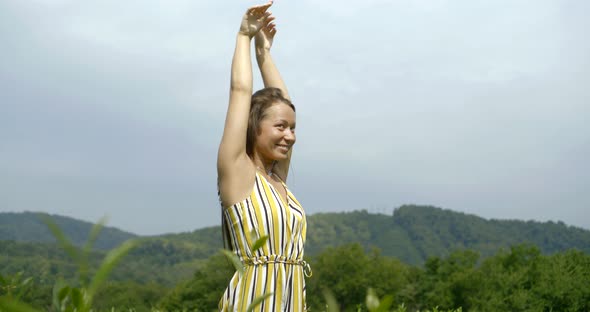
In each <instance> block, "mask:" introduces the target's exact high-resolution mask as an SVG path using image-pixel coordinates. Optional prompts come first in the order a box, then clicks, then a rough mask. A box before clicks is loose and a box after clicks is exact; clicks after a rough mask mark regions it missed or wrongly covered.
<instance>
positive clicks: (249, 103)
mask: <svg viewBox="0 0 590 312" xmlns="http://www.w3.org/2000/svg"><path fill="white" fill-rule="evenodd" d="M271 5H272V2H269V3H267V4H264V5H259V6H255V7H251V8H249V9H248V10H247V12H246V14H245V15H244V16H243V18H242V22H241V25H240V30H239V32H238V35H237V39H236V49H235V52H234V56H233V62H232V67H231V86H230V97H229V107H228V111H227V116H226V120H225V128H224V131H223V137H222V139H221V144H220V145H219V154H218V158H217V172H218V183H219V196H220V201H221V205H222V216H223V221H222V225H223V228H224V230H223V232H224V235H225V238H226V242H227V244H228V245H229V246H230V248H231V249H232V250H233V252H234V253H235V254H236V255H237V256H238V257H239V258H240V260H241V261H242V263H243V264H244V266H245V270H244V273H243V274H239V273H238V272H236V274H234V276H233V278H232V279H231V281H230V283H229V286H228V287H227V289H226V291H225V293H224V295H223V297H222V299H221V301H220V303H219V309H220V310H221V311H245V310H246V309H247V308H248V306H249V305H250V304H251V303H252V302H253V301H254V299H256V298H258V297H261V296H264V295H267V296H268V297H267V298H266V299H265V300H264V301H262V303H261V304H259V305H258V306H256V308H255V309H254V311H273V312H274V311H294V312H299V311H305V310H306V307H305V281H304V275H306V274H311V271H310V269H309V266H308V265H307V264H306V263H305V262H304V261H303V260H302V259H303V245H304V243H305V235H306V222H305V214H304V211H303V209H302V208H301V205H300V204H299V202H298V201H297V200H296V199H295V197H294V196H293V194H292V193H291V192H290V191H289V189H288V188H287V185H286V184H285V181H286V180H287V175H288V173H289V162H290V160H291V153H292V147H293V144H294V143H295V106H293V104H292V103H291V101H290V98H289V95H288V93H287V88H286V86H285V84H284V82H283V80H282V78H281V76H280V74H279V72H278V70H277V68H276V66H275V65H274V62H273V60H272V58H271V55H270V48H271V46H272V42H273V38H274V35H275V34H276V28H275V24H274V23H273V20H274V17H273V16H272V15H271V13H270V12H268V11H267V10H268V8H269V7H270V6H271ZM253 38H255V47H256V49H255V50H256V60H257V63H258V66H259V68H260V72H261V74H262V79H263V81H264V86H265V88H264V89H262V90H260V91H257V92H256V93H254V94H252V65H251V62H250V43H251V41H252V39H253ZM264 236H268V240H267V241H266V242H265V244H264V245H263V246H262V247H261V248H259V249H257V250H253V248H252V246H253V244H254V242H255V241H256V240H257V239H258V238H261V237H264ZM269 294H270V295H269Z"/></svg>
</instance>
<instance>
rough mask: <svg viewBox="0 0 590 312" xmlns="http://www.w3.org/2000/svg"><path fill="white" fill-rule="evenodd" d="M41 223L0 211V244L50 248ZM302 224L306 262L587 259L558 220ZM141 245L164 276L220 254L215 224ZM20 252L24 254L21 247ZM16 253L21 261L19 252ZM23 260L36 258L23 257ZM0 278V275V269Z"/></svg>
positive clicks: (80, 226) (449, 215)
mask: <svg viewBox="0 0 590 312" xmlns="http://www.w3.org/2000/svg"><path fill="white" fill-rule="evenodd" d="M42 216H47V215H42ZM53 218H54V219H55V220H54V221H55V223H56V224H57V225H58V226H59V227H60V228H62V229H63V231H64V234H65V235H66V236H67V237H68V238H69V239H70V240H71V241H72V243H73V244H74V245H77V246H82V244H83V243H84V242H85V241H86V239H87V237H88V233H89V232H90V228H91V226H92V225H91V224H90V223H88V222H82V221H79V220H75V219H72V218H67V217H60V216H53ZM42 219H43V218H39V214H35V213H22V214H14V213H0V242H2V241H18V242H48V243H51V242H55V240H54V239H53V238H52V237H53V236H52V235H51V234H50V233H49V231H48V230H47V226H46V225H45V224H44V222H43V220H42ZM307 221H308V232H307V242H306V245H305V253H306V254H308V255H310V256H315V255H317V254H319V253H321V252H323V251H324V250H325V249H326V248H329V247H336V246H340V245H343V244H349V243H360V244H361V245H362V246H363V247H364V248H365V250H370V249H371V248H373V247H377V248H379V249H380V250H381V251H382V253H383V255H386V256H391V257H396V258H398V259H400V260H401V261H403V262H405V263H409V264H413V265H422V264H424V262H425V261H426V259H427V258H429V257H432V256H437V257H446V256H448V255H449V254H450V253H451V251H452V250H456V249H473V250H476V251H477V252H478V253H480V254H481V255H482V257H487V256H491V255H494V254H495V253H496V251H497V250H499V249H500V248H506V247H508V246H512V245H515V244H533V245H535V246H538V247H539V249H540V250H541V252H542V253H544V254H550V253H554V252H561V251H565V250H568V249H571V248H577V249H579V250H582V251H584V252H586V253H590V231H588V230H585V229H581V228H576V227H572V226H567V225H566V224H564V223H563V222H552V221H549V222H535V221H517V220H486V219H483V218H480V217H478V216H475V215H469V214H464V213H459V212H455V211H451V210H444V209H440V208H436V207H431V206H415V205H404V206H401V207H399V208H397V209H395V210H394V211H393V213H392V214H391V215H384V214H371V213H368V212H367V211H354V212H346V213H318V214H314V215H311V216H308V218H307ZM135 237H136V236H134V235H133V234H129V233H125V232H123V231H120V230H117V229H113V228H105V229H103V231H102V232H101V233H100V235H99V237H98V240H97V242H96V247H97V249H100V250H107V249H111V248H113V247H115V246H117V245H119V244H120V243H122V242H123V241H125V240H127V239H129V238H135ZM141 239H142V245H144V246H139V247H138V248H137V250H135V251H133V255H137V257H133V255H132V257H129V259H132V260H134V261H135V260H138V261H142V262H146V263H151V264H158V265H159V266H160V268H161V269H164V270H166V269H167V268H168V267H171V266H188V267H192V268H193V269H194V266H192V264H193V263H194V261H196V260H200V261H202V260H205V259H207V257H209V256H210V255H212V254H213V253H215V252H217V250H219V249H220V248H222V238H221V229H220V228H219V227H218V226H217V227H209V228H204V229H199V230H195V231H193V232H187V233H178V234H167V235H160V236H152V237H142V238H141ZM101 243H102V245H101ZM109 246H110V247H109ZM11 248H13V249H14V248H15V246H12V247H11ZM23 248H24V249H28V250H30V247H29V246H26V245H23ZM17 252H18V253H19V254H21V255H24V252H22V251H17ZM29 256H35V254H32V253H29ZM2 257H11V254H9V253H2V254H0V258H2ZM25 257H26V256H25ZM0 273H4V271H2V269H1V268H0Z"/></svg>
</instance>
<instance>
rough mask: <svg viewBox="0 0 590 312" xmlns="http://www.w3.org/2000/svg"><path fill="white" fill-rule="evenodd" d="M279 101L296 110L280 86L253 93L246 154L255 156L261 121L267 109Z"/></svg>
mask: <svg viewBox="0 0 590 312" xmlns="http://www.w3.org/2000/svg"><path fill="white" fill-rule="evenodd" d="M278 102H282V103H284V104H287V105H289V106H290V107H291V108H292V109H293V111H295V105H293V103H291V101H290V100H289V99H287V98H286V97H285V96H284V95H283V92H282V91H281V89H279V88H264V89H261V90H258V91H256V92H255V93H254V94H252V99H251V101H250V116H249V117H248V131H247V132H246V154H248V156H250V158H252V157H254V144H255V143H256V135H257V134H258V126H259V124H260V121H261V120H262V119H263V118H264V117H265V116H266V110H267V109H268V108H269V107H271V106H273V105H274V104H276V103H278Z"/></svg>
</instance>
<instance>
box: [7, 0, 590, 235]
mask: <svg viewBox="0 0 590 312" xmlns="http://www.w3.org/2000/svg"><path fill="white" fill-rule="evenodd" d="M254 4H257V2H255V1H250V0H248V1H240V2H237V1H202V0H199V1H194V0H191V1H189V0H167V1H161V0H159V1H158V0H142V1H114V0H101V1H83V2H81V1H73V0H26V1H22V0H1V1H0V42H1V45H2V48H1V49H0V212H20V211H43V212H48V213H52V214H60V215H66V216H70V217H74V218H78V219H82V220H86V221H91V222H94V221H98V220H99V219H100V218H101V217H103V216H107V217H108V218H109V221H108V225H110V226H115V227H118V228H121V229H123V230H126V231H130V232H133V233H137V234H141V235H155V234H162V233H178V232H185V231H192V230H195V229H198V228H202V227H206V226H213V225H219V224H220V213H221V211H220V206H219V202H218V199H217V189H216V179H217V177H216V165H215V161H216V154H217V148H218V144H219V142H220V139H221V134H222V131H223V123H224V120H225V112H226V109H227V104H228V94H229V76H230V65H231V57H232V55H233V49H234V44H235V37H236V34H237V30H238V27H239V23H240V20H241V16H242V15H243V13H244V12H245V11H246V9H247V8H248V7H249V6H250V5H254ZM271 11H272V12H273V14H274V15H275V16H276V24H277V30H278V33H277V35H276V37H275V40H274V46H273V48H272V54H273V58H274V60H275V63H276V64H277V66H278V68H279V70H280V72H281V74H282V76H283V78H284V80H285V82H286V84H287V86H288V89H289V93H290V94H291V96H292V99H293V102H294V104H295V105H296V107H297V143H296V145H295V147H294V154H293V159H292V163H291V171H290V174H289V181H288V185H289V188H290V189H291V190H292V191H293V193H294V194H295V195H296V197H297V198H298V200H299V201H300V202H301V203H302V205H303V207H304V209H305V210H306V212H307V213H308V214H314V213H319V212H340V211H351V210H361V209H366V210H368V211H369V212H374V213H385V214H391V213H392V211H393V209H395V208H396V207H399V206H401V205H403V204H418V205H432V206H437V207H441V208H445V209H451V210H454V211H459V212H465V213H469V214H476V215H478V216H481V217H484V218H494V219H520V220H537V221H548V220H552V221H558V220H559V221H563V222H565V223H566V224H568V225H573V226H577V227H583V228H586V229H590V161H589V159H590V122H587V120H588V119H589V118H588V117H590V90H589V86H590V41H589V40H588V37H589V29H590V20H589V19H587V14H586V12H588V11H590V2H588V1H578V0H554V1H548V0H534V1H533V0H481V1H472V0H453V1H451V0H428V1H427V0H363V1H350V0H299V1H287V0H277V1H275V3H274V4H273V6H272V7H271ZM254 64H255V63H254ZM253 68H254V70H255V72H254V78H255V80H254V88H255V89H260V88H262V87H263V85H262V82H261V79H260V77H259V73H258V72H257V71H256V70H257V67H256V66H255V65H254V67H253ZM310 230H312V229H310Z"/></svg>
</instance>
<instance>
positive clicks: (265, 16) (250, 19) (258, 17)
mask: <svg viewBox="0 0 590 312" xmlns="http://www.w3.org/2000/svg"><path fill="white" fill-rule="evenodd" d="M271 5H272V1H270V2H268V3H265V4H261V5H257V6H253V7H251V8H249V9H248V10H247V11H246V14H244V17H242V23H241V24H240V34H243V35H247V36H248V37H250V39H252V37H254V36H255V35H256V34H257V33H258V32H259V31H260V30H261V29H263V28H265V27H267V26H268V24H269V23H270V22H271V21H272V20H273V19H274V17H273V16H271V13H270V12H267V11H266V10H267V9H268V8H269V7H270V6H271Z"/></svg>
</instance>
